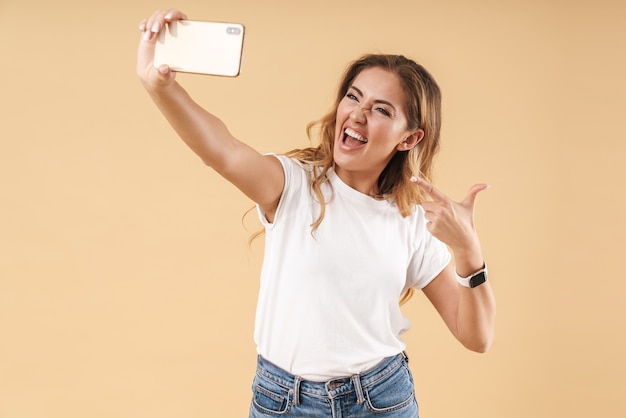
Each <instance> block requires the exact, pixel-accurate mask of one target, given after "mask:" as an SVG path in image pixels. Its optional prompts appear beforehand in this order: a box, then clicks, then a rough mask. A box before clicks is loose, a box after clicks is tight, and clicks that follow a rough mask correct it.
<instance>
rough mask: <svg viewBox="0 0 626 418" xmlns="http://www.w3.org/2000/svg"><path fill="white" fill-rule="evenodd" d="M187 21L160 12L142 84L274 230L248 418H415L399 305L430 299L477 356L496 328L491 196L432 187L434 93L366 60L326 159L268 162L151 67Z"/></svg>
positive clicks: (145, 40) (345, 99) (395, 61)
mask: <svg viewBox="0 0 626 418" xmlns="http://www.w3.org/2000/svg"><path fill="white" fill-rule="evenodd" d="M185 18H186V17H185V15H184V14H182V13H181V12H179V11H174V10H170V11H157V12H155V13H154V15H153V16H151V17H150V18H148V19H146V20H144V21H143V22H142V23H141V25H140V30H141V31H142V32H143V34H142V40H141V42H140V46H139V52H138V66H137V72H138V75H139V77H140V79H141V80H142V82H143V84H144V86H145V88H146V90H147V91H148V92H149V94H150V95H151V97H152V99H153V100H154V102H155V103H156V105H157V106H158V107H159V109H160V110H161V112H163V114H164V115H165V117H166V118H167V119H168V121H169V122H170V124H171V125H172V127H173V128H174V129H175V130H176V132H177V133H178V134H179V135H180V137H181V138H182V139H183V140H184V141H185V142H186V143H187V145H188V146H189V147H190V148H191V149H192V150H193V151H194V152H195V153H196V154H197V155H198V156H199V157H200V158H201V159H202V160H203V161H204V162H205V163H206V164H207V165H209V166H210V167H212V168H213V169H214V170H216V171H217V172H219V173H220V174H221V175H222V176H223V177H225V178H226V179H227V180H229V181H230V182H231V183H233V184H234V185H235V186H236V187H237V188H239V189H240V190H241V191H242V192H243V193H245V194H246V195H247V196H248V197H249V198H251V199H252V200H253V201H254V202H255V203H256V205H257V207H258V212H259V215H260V219H261V222H262V223H263V225H264V226H265V232H266V237H265V238H266V246H265V257H264V263H263V269H262V276H261V288H260V292H259V301H258V307H257V316H256V324H255V341H256V343H257V347H258V353H259V357H258V367H257V373H256V376H255V379H254V384H253V392H254V393H253V400H252V402H251V406H250V417H266V416H275V415H283V416H289V417H331V416H332V417H340V416H350V417H367V416H381V417H382V416H389V417H400V418H402V417H417V416H418V406H417V402H416V400H415V395H414V387H413V380H412V376H411V373H410V371H409V369H408V365H407V362H408V359H407V357H406V355H405V354H404V349H405V344H404V342H403V341H402V339H401V334H402V333H403V332H404V331H406V330H407V329H408V325H409V324H408V321H407V319H406V318H404V317H403V316H402V313H401V311H400V308H399V300H400V299H401V297H402V299H404V300H406V299H407V297H408V296H410V293H411V292H412V291H413V289H421V290H422V291H423V292H424V293H425V294H426V296H427V297H428V299H429V300H430V301H431V302H432V304H433V305H434V306H435V308H436V309H437V311H438V312H439V314H440V315H441V317H442V318H443V320H444V322H445V323H446V325H447V326H448V328H449V329H450V331H451V332H452V333H453V335H454V336H455V337H456V338H457V339H458V340H459V341H460V342H461V343H462V344H464V345H465V346H466V347H467V348H469V349H470V350H474V351H477V352H484V351H486V350H487V349H488V347H489V346H490V344H491V341H492V339H493V329H494V316H495V301H494V296H493V294H492V291H491V287H490V285H489V282H488V281H486V266H485V264H484V261H483V255H482V251H481V248H480V243H479V239H478V236H477V234H476V231H475V228H474V225H473V212H474V201H475V198H476V195H477V194H478V193H479V192H480V191H482V190H483V189H485V188H486V187H487V186H486V185H484V184H479V185H475V186H473V187H472V188H471V189H470V191H469V193H468V194H467V196H466V197H465V199H464V200H463V201H462V202H460V203H457V202H454V201H452V200H451V199H449V198H448V197H447V196H446V195H445V194H443V193H442V192H440V191H439V190H438V189H436V188H435V187H433V186H432V184H430V183H429V182H428V181H427V179H429V178H430V174H431V168H432V162H433V158H434V156H435V154H436V153H437V150H438V146H439V131H440V102H441V98H440V92H439V88H438V87H437V84H436V83H435V81H434V80H433V78H432V77H431V76H430V74H429V73H428V72H427V71H426V70H425V69H424V68H423V67H421V66H419V65H418V64H416V63H415V62H413V61H411V60H409V59H407V58H405V57H402V56H389V55H369V56H365V57H363V58H361V59H360V60H358V61H356V62H354V63H353V64H352V65H351V66H350V67H349V68H348V70H347V72H346V74H345V76H344V79H343V81H342V83H341V85H340V88H339V92H338V96H337V100H336V103H335V108H334V110H333V111H332V112H330V113H329V114H328V115H326V116H325V117H324V118H323V119H322V120H321V121H320V122H319V125H320V127H321V141H320V145H319V146H317V147H312V148H307V149H303V150H294V151H291V152H289V153H287V154H286V155H262V154H260V153H258V152H257V151H255V150H253V149H252V148H250V147H249V146H247V145H246V144H244V143H243V142H240V141H239V140H237V139H236V138H234V137H233V136H232V135H231V134H230V132H229V131H228V129H227V128H226V126H225V125H224V124H223V123H222V121H220V120H219V119H218V118H216V117H215V116H213V115H212V114H210V113H208V112H207V111H205V110H204V109H202V108H201V107H200V106H198V105H197V104H196V103H195V102H194V101H193V100H192V99H191V98H190V97H189V95H188V94H187V93H186V92H185V90H184V89H183V88H182V87H181V86H180V85H179V84H178V83H177V82H176V81H175V74H174V73H173V72H172V71H171V70H170V69H169V68H168V67H167V66H161V67H159V68H154V66H153V56H154V46H155V40H156V34H157V33H158V32H159V31H160V30H162V29H163V28H164V26H165V25H166V24H167V23H168V22H171V21H174V20H179V19H185ZM309 128H310V129H309V133H310V132H311V127H309ZM448 249H449V250H451V252H452V253H453V254H454V260H455V264H453V263H451V255H450V252H449V250H448Z"/></svg>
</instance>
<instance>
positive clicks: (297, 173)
mask: <svg viewBox="0 0 626 418" xmlns="http://www.w3.org/2000/svg"><path fill="white" fill-rule="evenodd" d="M268 155H272V156H274V157H276V158H277V159H278V161H280V164H281V165H282V166H283V173H284V174H285V185H284V186H283V192H282V193H281V196H280V200H279V201H278V207H277V208H276V214H275V216H274V219H275V220H276V219H280V216H281V213H282V212H283V211H284V207H285V205H286V204H287V203H286V202H287V201H289V199H291V198H292V197H291V194H293V193H294V191H295V190H298V187H297V184H295V183H301V182H302V181H303V180H304V179H303V176H304V170H303V169H302V165H301V164H300V163H299V162H298V161H297V160H294V159H293V158H289V157H286V156H284V155H279V154H268ZM256 208H257V213H258V215H259V220H260V221H261V224H262V225H263V227H264V228H266V229H271V228H273V227H274V223H271V222H269V221H268V220H267V216H265V212H264V211H263V209H261V207H260V206H259V205H256Z"/></svg>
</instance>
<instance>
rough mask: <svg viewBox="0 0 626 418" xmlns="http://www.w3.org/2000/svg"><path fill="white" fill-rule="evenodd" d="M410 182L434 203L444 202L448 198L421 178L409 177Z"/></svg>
mask: <svg viewBox="0 0 626 418" xmlns="http://www.w3.org/2000/svg"><path fill="white" fill-rule="evenodd" d="M411 181H412V182H413V183H415V184H417V185H418V186H419V188H420V189H422V190H423V191H425V192H426V193H427V194H428V195H429V196H430V197H432V198H433V200H435V201H444V200H448V196H446V195H445V194H443V193H441V192H440V191H439V189H437V188H436V187H435V186H433V185H432V184H431V183H429V182H427V181H426V180H424V179H423V178H421V177H416V176H413V177H411Z"/></svg>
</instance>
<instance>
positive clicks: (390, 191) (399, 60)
mask: <svg viewBox="0 0 626 418" xmlns="http://www.w3.org/2000/svg"><path fill="white" fill-rule="evenodd" d="M373 67H378V68H382V69H385V70H387V71H391V72H393V73H394V74H396V75H397V76H398V78H399V80H400V83H401V85H402V89H403V90H404V92H405V99H406V103H405V105H406V106H405V109H406V112H407V115H406V116H407V125H408V126H407V129H408V130H416V129H422V130H423V131H424V137H423V139H422V140H421V141H420V143H419V144H418V145H417V146H415V147H414V148H412V149H410V150H408V151H397V152H396V153H395V154H394V156H393V157H392V158H391V160H390V161H389V163H388V164H387V166H386V167H385V169H384V170H383V171H382V172H381V174H380V176H379V177H378V184H377V186H378V192H379V194H380V195H384V196H385V197H386V198H387V199H390V200H392V201H394V202H395V204H396V206H397V207H398V210H399V211H400V214H401V215H402V216H408V215H409V214H410V213H411V212H412V210H413V209H414V207H415V206H416V205H417V204H419V203H421V202H422V201H423V199H424V194H423V192H422V191H421V189H420V188H419V187H416V186H415V184H413V183H411V181H410V179H411V177H412V176H421V177H422V178H424V179H426V180H428V181H432V170H433V162H434V158H435V156H436V155H437V153H438V152H439V135H440V131H441V90H440V89H439V86H438V85H437V83H436V82H435V79H434V78H433V77H432V75H431V74H430V73H429V72H428V71H427V70H426V69H425V68H424V67H423V66H421V65H420V64H418V63H416V62H415V61H413V60H411V59H409V58H406V57H404V56H402V55H380V54H368V55H364V56H362V57H361V58H359V59H358V60H356V61H354V62H352V63H351V64H350V65H349V66H348V68H347V69H346V72H345V74H344V76H343V79H342V81H341V83H340V84H339V88H338V90H337V96H336V98H335V103H334V106H333V107H332V110H331V111H330V112H329V113H327V114H326V115H325V116H324V117H322V118H321V119H319V120H317V121H315V122H311V123H310V124H309V125H308V126H307V135H308V136H309V140H311V141H313V140H314V138H313V136H314V135H313V132H314V131H316V129H317V128H319V141H320V142H319V145H318V146H316V147H309V148H304V149H294V150H292V151H290V152H288V153H286V155H287V156H289V157H293V158H296V159H297V160H299V161H301V162H303V163H306V164H309V165H311V166H313V168H314V169H313V171H312V172H313V179H312V182H311V189H312V191H313V193H314V194H315V196H316V198H317V199H318V200H319V202H320V213H319V216H318V217H317V219H316V220H315V222H314V223H313V224H312V225H311V228H312V232H314V231H315V229H316V228H317V227H318V226H319V225H320V223H321V222H322V220H323V219H324V214H325V212H326V201H325V199H324V195H323V194H322V184H324V183H325V182H326V181H327V173H328V171H329V170H330V169H331V168H332V167H333V165H334V160H333V146H334V142H335V124H336V122H337V108H338V106H339V102H340V101H341V100H342V99H343V97H344V96H345V95H346V93H347V92H348V89H349V88H350V86H351V85H352V83H353V82H354V80H355V78H356V77H357V76H358V75H359V73H360V72H361V71H363V70H365V69H368V68H373ZM413 293H414V290H413V289H408V290H407V291H405V293H404V294H403V295H402V296H401V298H400V305H402V304H404V303H406V302H407V301H408V300H409V299H410V298H411V297H412V295H413Z"/></svg>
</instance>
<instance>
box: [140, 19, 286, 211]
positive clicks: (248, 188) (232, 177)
mask: <svg viewBox="0 0 626 418" xmlns="http://www.w3.org/2000/svg"><path fill="white" fill-rule="evenodd" d="M181 19H186V16H185V15H184V14H183V13H181V12H179V11H175V10H169V11H167V10H164V11H161V10H159V11H157V12H155V13H154V14H153V15H152V16H151V17H150V18H148V19H145V20H144V21H143V22H142V23H141V25H140V30H141V31H142V37H141V41H140V43H139V51H138V53H137V75H138V76H139V78H140V79H141V81H142V83H143V85H144V87H145V88H146V90H147V91H148V93H149V94H150V97H151V98H152V100H153V101H154V103H155V104H156V105H157V107H158V108H159V110H160V111H161V112H162V113H163V115H164V116H165V118H166V119H167V120H168V122H169V123H170V125H171V126H172V127H173V128H174V130H175V131H176V133H178V135H179V136H180V137H181V138H182V139H183V141H184V142H185V143H186V144H187V145H188V146H189V147H190V148H191V149H192V150H193V151H194V152H195V153H196V154H197V155H198V156H199V157H200V158H201V159H202V161H204V163H205V164H207V165H208V166H210V167H212V168H213V169H214V170H216V171H217V172H218V173H219V174H221V175H222V176H223V177H224V178H226V180H228V181H230V182H231V183H233V184H234V185H235V186H236V187H237V188H239V189H240V190H241V191H242V192H243V193H244V194H246V195H247V196H248V197H249V198H250V199H252V200H253V201H254V202H256V203H258V204H259V206H261V208H262V209H263V210H264V211H265V213H266V215H267V216H268V218H272V217H273V214H274V211H275V210H276V206H277V205H278V201H279V199H280V196H281V193H282V190H283V184H284V173H283V169H282V166H281V164H280V162H279V161H278V159H276V158H275V157H272V156H264V155H262V154H260V153H259V152H257V151H256V150H254V149H253V148H251V147H249V146H248V145H246V144H244V143H243V142H241V141H239V140H237V139H236V138H235V137H233V136H232V135H231V133H230V132H229V131H228V128H227V127H226V125H224V123H223V122H222V121H221V120H220V119H219V118H217V117H216V116H214V115H212V114H211V113H209V112H207V111H206V110H204V109H203V108H202V107H200V106H199V105H198V104H197V103H196V102H194V101H193V100H192V99H191V97H190V96H189V94H187V92H186V91H185V90H184V89H183V88H182V87H181V85H180V84H178V82H176V80H175V75H176V73H175V72H173V71H171V69H170V68H169V67H167V66H165V65H163V66H161V67H159V68H155V67H154V64H153V59H154V49H155V45H156V39H157V35H158V32H159V31H160V30H162V29H163V28H164V26H165V25H166V24H167V23H168V22H171V21H174V20H181ZM269 220H270V221H271V220H272V219H269Z"/></svg>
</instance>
